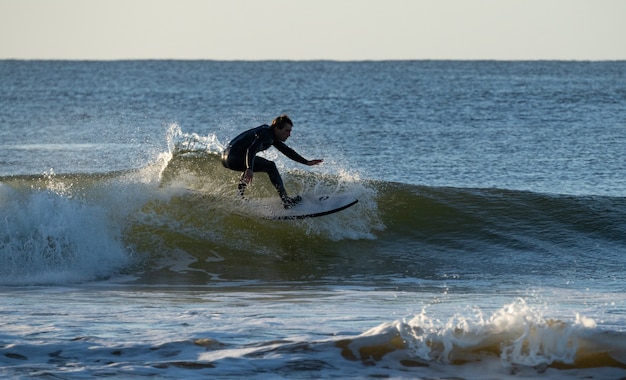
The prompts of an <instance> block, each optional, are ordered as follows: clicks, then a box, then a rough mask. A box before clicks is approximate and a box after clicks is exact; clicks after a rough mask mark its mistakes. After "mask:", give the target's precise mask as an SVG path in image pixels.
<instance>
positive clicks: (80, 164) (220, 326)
mask: <svg viewBox="0 0 626 380" xmlns="http://www.w3.org/2000/svg"><path fill="white" fill-rule="evenodd" d="M625 74H626V63H624V62H620V61H617V62H494V61H458V62H455V61H389V62H329V61H311V62H280V61H267V62H219V61H113V62H78V61H0V75H1V76H2V78H3V80H2V82H1V83H0V90H1V91H0V102H1V104H2V108H1V110H0V138H1V142H0V146H1V148H2V149H0V222H1V223H2V228H1V230H0V297H1V299H2V302H1V303H0V315H2V318H1V320H0V376H2V377H3V378H9V379H30V378H42V379H86V378H94V377H107V378H120V379H121V378H124V379H127V378H158V379H180V378H232V379H240V378H246V379H266V378H277V379H281V378H285V379H294V378H302V379H320V378H392V379H449V378H455V379H457V378H460V379H543V378H546V379H583V378H584V379H620V378H625V377H626V318H625V316H626V296H625V294H626V288H625V285H624V284H625V283H626V281H625V280H626V272H625V271H624V268H625V267H626V266H625V264H626V256H625V253H626V238H625V236H626V222H625V220H626V190H625V189H626V167H624V165H623V160H622V159H621V158H622V155H623V152H624V148H625V146H626V135H625V134H624V125H625V124H624V123H625V122H626V111H625V110H626V109H625V108H624V107H623V105H624V104H625V102H626V79H625V78H626V75H625ZM281 113H288V114H289V116H290V117H291V118H292V119H293V120H294V129H293V134H292V137H291V138H290V139H289V140H288V141H287V143H288V145H290V146H291V147H293V148H294V149H296V150H297V151H298V152H299V153H301V154H302V155H303V156H305V157H309V158H312V157H315V158H317V157H319V158H324V164H323V165H320V166H315V167H305V166H302V165H298V164H297V163H294V162H292V161H289V160H288V159H287V158H285V157H283V156H281V155H280V153H278V152H277V151H276V150H272V149H270V150H268V151H266V152H265V153H263V154H264V155H265V156H266V157H267V158H269V159H272V160H275V161H276V163H277V165H278V167H279V169H280V171H281V173H283V177H284V180H285V185H286V187H287V189H288V191H290V193H294V194H296V193H312V194H320V195H322V194H346V193H347V194H351V195H353V196H355V197H356V198H358V199H359V203H358V204H356V205H355V206H353V207H351V208H349V209H346V210H344V211H341V212H339V213H337V214H333V215H329V216H324V217H320V218H314V219H305V220H297V221H268V220H263V219H260V218H258V217H256V216H255V215H254V214H251V213H250V212H249V211H250V210H249V208H248V207H247V206H246V202H245V201H243V200H241V199H240V198H239V197H238V196H237V190H236V182H237V178H238V176H239V174H238V173H235V172H232V171H229V170H226V169H224V168H223V167H222V165H221V162H220V158H219V157H220V153H221V151H222V150H223V149H224V146H225V145H226V143H227V142H228V141H229V140H230V139H231V138H232V137H234V136H236V135H237V134H238V133H239V132H241V131H242V130H243V129H247V128H252V127H255V126H258V125H261V124H265V123H269V122H270V121H271V119H272V118H273V117H275V116H277V115H279V114H281ZM274 193H275V191H274V190H273V189H272V187H271V185H270V184H269V181H268V180H267V179H266V178H263V177H262V176H261V175H258V176H257V177H255V182H254V184H253V186H252V187H251V188H250V191H249V192H248V197H250V198H255V199H256V198H265V197H271V196H274Z"/></svg>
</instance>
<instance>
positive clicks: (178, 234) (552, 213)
mask: <svg viewBox="0 0 626 380" xmlns="http://www.w3.org/2000/svg"><path fill="white" fill-rule="evenodd" d="M175 137H176V138H172V142H171V146H170V152H169V153H167V154H164V155H162V156H161V157H160V158H159V159H158V160H157V161H156V162H154V163H153V164H152V165H148V166H146V167H144V168H141V169H139V170H132V171H127V172H112V173H108V174H93V175H90V174H73V175H72V174H66V175H55V174H54V173H47V174H45V175H43V176H27V177H14V176H12V177H6V178H1V179H0V182H1V186H0V214H1V215H0V216H1V217H2V219H1V220H3V221H4V223H5V228H4V230H3V232H2V236H1V237H0V262H1V264H2V266H1V269H0V277H1V278H2V283H3V284H22V283H48V282H72V281H89V280H93V279H98V278H103V277H105V278H106V277H108V276H111V275H115V274H119V273H127V272H130V273H139V272H141V273H144V274H145V273H150V275H149V276H151V278H150V281H153V280H156V279H158V278H160V279H161V280H164V281H170V280H171V275H172V274H173V273H175V274H176V275H180V276H181V279H182V281H191V282H206V281H211V280H217V281H222V280H240V279H260V280H267V279H272V280H276V279H278V280H296V279H300V278H303V277H306V276H309V277H312V278H355V277H358V276H363V275H367V276H370V278H371V277H373V278H377V277H381V278H384V277H385V276H388V275H390V274H397V273H406V274H407V275H408V276H410V277H413V278H432V277H434V276H437V275H438V274H437V273H438V272H437V270H436V269H432V268H439V270H441V268H442V265H444V266H445V265H451V264H449V263H446V262H445V261H446V260H448V261H449V262H450V263H453V262H455V261H457V262H458V261H460V260H463V261H464V267H465V268H466V269H467V271H468V272H470V271H474V272H475V273H483V274H485V273H492V274H498V273H505V272H507V271H508V273H510V274H519V275H524V274H525V273H528V272H529V271H530V272H532V271H535V273H542V271H543V272H546V273H547V272H548V271H553V272H555V271H556V272H559V271H567V270H570V269H571V268H572V265H573V264H572V263H575V262H576V261H577V260H578V261H585V262H586V265H585V266H584V268H581V267H578V266H577V267H576V268H575V270H576V271H577V273H578V274H580V273H581V272H584V271H587V272H588V273H590V274H591V273H593V272H595V271H597V270H598V268H599V266H602V268H608V269H603V270H602V271H603V273H604V274H606V275H611V274H612V273H614V274H615V275H616V276H619V274H618V272H617V271H618V269H615V268H621V267H623V264H624V258H623V252H624V250H625V248H626V199H625V198H619V197H600V196H585V197H581V196H563V195H553V194H539V193H532V192H522V191H513V190H506V189H462V188H441V187H429V186H418V185H409V184H402V183H394V182H383V181H372V180H367V179H362V178H360V177H359V175H358V174H355V173H350V172H348V171H346V170H344V169H342V168H331V170H334V172H332V171H327V172H321V173H320V172H318V171H317V170H316V171H303V170H289V169H286V168H281V171H282V172H283V173H284V180H285V184H286V187H287V189H288V190H290V191H291V192H293V193H315V194H329V193H330V194H334V193H349V194H352V195H354V196H356V197H357V198H358V199H359V203H358V204H357V205H356V206H354V207H351V208H349V209H347V210H345V211H342V212H340V213H337V214H334V215H330V216H325V217H322V218H314V219H306V220H301V221H283V222H276V221H267V220H262V219H259V218H257V217H254V216H253V215H251V214H250V212H249V210H248V207H247V206H246V202H245V201H242V200H241V199H240V198H239V197H238V196H237V190H236V186H235V184H236V182H237V178H238V175H239V174H238V173H236V172H233V171H229V170H226V169H224V168H223V167H222V165H221V163H220V160H219V152H220V149H221V144H220V143H219V142H218V141H217V140H216V139H215V138H214V137H211V136H209V137H199V136H196V135H179V136H175ZM247 196H248V197H250V198H262V197H270V196H275V191H274V190H273V188H272V187H271V185H270V184H269V181H267V180H264V178H262V177H261V176H259V177H258V178H257V180H256V181H255V183H254V185H253V186H252V187H251V189H250V190H249V192H248V193H247ZM442 255H445V256H442ZM442 257H443V258H442ZM598 258H602V260H601V262H599V260H597V259H598ZM387 259H388V260H387ZM260 267H261V268H265V269H263V270H259V268H260ZM320 268H321V269H320ZM166 273H167V275H165V274H166ZM155 276H156V278H155ZM144 280H147V278H144Z"/></svg>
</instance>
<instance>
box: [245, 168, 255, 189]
mask: <svg viewBox="0 0 626 380" xmlns="http://www.w3.org/2000/svg"><path fill="white" fill-rule="evenodd" d="M252 177H254V172H253V171H252V170H250V169H246V171H245V172H243V178H242V179H243V181H244V182H245V183H246V184H248V185H249V184H250V182H252Z"/></svg>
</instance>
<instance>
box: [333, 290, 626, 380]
mask: <svg viewBox="0 0 626 380" xmlns="http://www.w3.org/2000/svg"><path fill="white" fill-rule="evenodd" d="M625 338H626V336H625V335H624V333H623V332H617V331H605V330H601V329H598V328H597V326H596V323H595V322H594V321H593V320H591V319H589V318H585V317H583V316H581V315H578V314H577V315H576V319H575V320H574V321H571V322H566V321H562V320H555V319H549V318H545V317H544V316H543V315H542V314H541V313H540V312H539V311H538V310H536V309H534V308H532V307H531V306H530V305H527V304H526V302H525V301H523V300H521V299H519V300H517V301H515V302H514V303H512V304H509V305H505V306H504V307H502V308H501V309H499V310H497V311H495V312H494V313H493V314H492V315H484V314H483V312H482V311H481V310H480V309H473V310H468V311H467V312H466V313H463V314H457V315H455V316H454V317H452V318H450V320H448V321H443V322H442V321H440V320H438V319H436V318H434V316H433V315H429V313H428V311H427V310H423V311H422V313H420V314H418V315H415V316H413V317H412V318H411V319H409V320H399V321H394V322H391V323H385V324H382V325H380V326H377V327H375V328H373V329H371V330H369V331H367V332H365V333H363V334H361V335H360V336H358V337H355V338H350V339H344V340H339V341H337V342H336V343H335V345H336V346H337V347H338V348H340V349H341V350H342V351H341V355H342V356H343V357H344V358H346V359H348V360H352V361H361V362H364V363H366V364H367V363H370V364H372V365H388V366H391V367H392V368H393V367H401V366H403V367H405V368H415V367H433V366H434V367H437V366H439V370H442V369H443V368H442V366H443V367H445V366H448V365H452V366H467V367H471V366H472V364H474V365H476V364H479V365H478V366H477V368H475V370H477V372H476V373H474V374H473V375H470V376H469V377H472V378H479V377H481V376H480V373H481V371H484V370H485V368H486V367H489V366H488V365H486V364H485V363H486V362H488V361H492V362H495V364H494V365H493V368H497V367H500V366H501V367H502V368H503V369H505V370H508V371H509V372H510V374H511V375H516V376H520V375H525V374H526V375H528V374H536V373H537V372H539V373H543V372H545V371H546V370H547V369H558V370H573V369H590V368H593V369H598V368H621V369H626V356H625V355H624V352H626V339H625ZM498 362H499V364H498ZM449 370H450V369H448V371H449ZM455 371H457V373H458V368H456V369H455ZM524 372H526V373H524ZM453 373H454V372H453ZM453 373H452V374H453ZM552 374H553V375H556V373H552ZM596 374H597V372H596Z"/></svg>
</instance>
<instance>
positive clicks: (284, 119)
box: [272, 114, 293, 141]
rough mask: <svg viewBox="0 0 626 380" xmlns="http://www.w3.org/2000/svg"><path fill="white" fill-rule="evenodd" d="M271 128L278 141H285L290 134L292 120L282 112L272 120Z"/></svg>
mask: <svg viewBox="0 0 626 380" xmlns="http://www.w3.org/2000/svg"><path fill="white" fill-rule="evenodd" d="M272 128H274V133H275V134H276V137H277V138H278V139H279V140H280V141H285V140H287V139H288V138H289V136H290V135H291V128H293V122H292V121H291V119H290V118H289V116H287V115H285V114H282V115H280V116H278V117H277V118H276V119H274V120H272Z"/></svg>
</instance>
